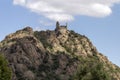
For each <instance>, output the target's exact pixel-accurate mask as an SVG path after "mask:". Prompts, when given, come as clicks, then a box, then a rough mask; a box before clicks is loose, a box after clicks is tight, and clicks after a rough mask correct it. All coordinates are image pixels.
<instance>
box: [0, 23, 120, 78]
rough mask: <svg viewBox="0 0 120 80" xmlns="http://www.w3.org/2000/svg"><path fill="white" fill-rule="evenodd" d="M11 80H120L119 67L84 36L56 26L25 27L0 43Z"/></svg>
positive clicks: (0, 51) (0, 49) (0, 50)
mask: <svg viewBox="0 0 120 80" xmlns="http://www.w3.org/2000/svg"><path fill="white" fill-rule="evenodd" d="M0 53H2V54H4V55H5V57H6V59H7V60H8V62H9V65H10V67H11V68H12V73H13V74H12V80H120V68H119V67H118V66H116V65H114V64H112V63H111V62H110V61H109V60H108V59H107V58H106V57H105V56H104V55H102V54H101V53H99V52H98V51H97V49H96V48H95V47H94V46H93V45H92V43H91V41H90V40H89V39H88V38H87V37H86V36H84V35H80V34H78V33H75V32H74V31H70V30H67V26H60V25H59V24H58V23H57V26H56V29H55V30H53V31H52V30H51V31H50V30H47V31H33V30H32V28H30V27H26V28H24V29H22V30H19V31H17V32H15V33H12V34H10V35H8V36H7V37H6V38H5V39H4V40H3V41H2V42H0Z"/></svg>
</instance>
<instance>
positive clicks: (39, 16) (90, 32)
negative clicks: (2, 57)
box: [0, 0, 120, 66]
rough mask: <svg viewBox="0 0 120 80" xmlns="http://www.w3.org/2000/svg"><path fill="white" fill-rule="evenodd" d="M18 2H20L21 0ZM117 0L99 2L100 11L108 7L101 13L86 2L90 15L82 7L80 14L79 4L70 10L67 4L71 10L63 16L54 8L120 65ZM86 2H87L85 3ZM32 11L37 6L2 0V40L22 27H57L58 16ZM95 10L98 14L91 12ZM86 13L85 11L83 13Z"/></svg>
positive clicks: (0, 10) (0, 35) (119, 10)
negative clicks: (72, 10) (32, 6)
mask: <svg viewBox="0 0 120 80" xmlns="http://www.w3.org/2000/svg"><path fill="white" fill-rule="evenodd" d="M14 1H15V0H14ZM16 1H18V2H19V0H16ZM21 1H25V0H21ZM31 1H34V0H31ZM38 1H40V0H38ZM53 1H54V0H53ZM61 1H62V0H61ZM64 1H65V0H64ZM66 1H67V0H66ZM71 1H72V0H71ZM81 1H82V0H81ZM86 1H87V0H86ZM88 1H89V0H88ZM92 1H94V0H92ZM97 1H99V0H97ZM101 1H102V0H101ZM104 1H105V0H104ZM111 1H112V0H111ZM115 1H116V4H115V2H111V3H109V4H108V2H105V3H106V4H105V3H104V4H105V6H104V5H103V4H102V3H101V4H100V5H98V4H97V7H98V9H100V10H101V9H103V8H104V7H105V8H104V9H105V10H104V12H100V13H99V12H97V11H98V10H96V9H94V10H93V9H92V8H86V6H85V5H84V6H83V7H85V9H87V10H88V11H89V12H88V13H89V14H86V12H85V11H84V10H80V13H79V12H78V10H79V9H81V7H79V9H76V10H75V11H76V12H72V13H70V12H69V8H68V7H66V6H65V9H66V10H68V11H67V12H68V13H66V12H64V13H62V14H63V15H62V16H61V15H60V13H61V12H60V10H59V11H58V10H56V9H54V11H56V12H54V13H57V14H58V15H60V16H59V17H60V18H59V19H58V20H60V21H61V23H62V24H65V23H66V22H68V28H69V29H71V30H74V31H76V32H77V33H80V34H83V35H86V36H87V37H88V38H89V39H90V40H91V41H92V43H93V44H94V46H96V47H97V49H98V51H99V52H100V53H103V54H104V55H105V56H107V57H108V58H109V60H110V61H112V62H113V63H115V64H117V65H118V66H120V37H119V34H120V4H117V3H120V1H119V0H115ZM46 2H47V0H46ZM19 3H20V2H19ZM53 3H54V2H53ZM53 3H52V4H53ZM74 3H75V2H74ZM96 3H99V2H96ZM82 4H86V3H85V2H83V3H82ZM113 4H114V6H113ZM60 5H61V4H60ZM109 5H110V6H109ZM111 5H112V7H111ZM95 6H96V4H95ZM43 7H44V5H43ZM73 7H74V6H73ZM77 7H78V6H77ZM53 8H54V7H53ZM53 8H52V9H53ZM58 8H60V7H58ZM67 8H68V9H67ZM60 9H62V8H60ZM83 9H84V8H83ZM32 10H33V8H30V7H26V6H25V4H24V5H23V4H22V5H21V4H18V3H17V4H16V3H13V1H11V0H0V30H1V31H0V40H3V39H4V37H5V36H6V35H8V34H10V33H13V32H15V31H16V30H19V29H22V28H24V27H25V26H31V27H32V28H34V29H39V30H42V29H43V30H46V29H54V28H55V20H57V18H56V16H53V15H50V14H46V12H42V11H39V10H38V11H35V10H33V11H32ZM91 10H92V11H93V13H94V14H92V13H91ZM111 11H112V12H111ZM58 12H60V13H58ZM82 12H83V14H81V13H82ZM50 13H51V12H50ZM44 14H46V15H44ZM98 14H99V15H98ZM49 15H50V17H49ZM94 15H95V16H94ZM51 16H52V18H51ZM66 16H67V17H66ZM57 17H58V16H57Z"/></svg>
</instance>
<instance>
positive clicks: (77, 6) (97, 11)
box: [13, 0, 120, 21]
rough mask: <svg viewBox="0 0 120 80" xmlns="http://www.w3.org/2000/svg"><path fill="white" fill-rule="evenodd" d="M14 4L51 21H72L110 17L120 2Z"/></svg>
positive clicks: (19, 0) (24, 0) (23, 0)
mask: <svg viewBox="0 0 120 80" xmlns="http://www.w3.org/2000/svg"><path fill="white" fill-rule="evenodd" d="M13 3H14V4H15V5H20V6H23V7H26V8H28V9H29V10H31V11H32V12H35V13H37V14H39V15H42V16H45V17H46V18H49V19H50V20H54V21H57V20H58V21H71V20H74V16H76V15H77V16H79V15H86V16H93V17H105V16H109V15H110V14H111V13H112V9H111V7H112V6H113V5H114V4H115V3H120V0H13Z"/></svg>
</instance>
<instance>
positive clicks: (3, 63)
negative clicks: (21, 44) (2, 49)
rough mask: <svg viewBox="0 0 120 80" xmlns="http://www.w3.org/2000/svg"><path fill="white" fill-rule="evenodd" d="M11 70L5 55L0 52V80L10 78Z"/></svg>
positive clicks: (9, 79) (8, 79)
mask: <svg viewBox="0 0 120 80" xmlns="http://www.w3.org/2000/svg"><path fill="white" fill-rule="evenodd" d="M11 77H12V71H11V68H10V67H9V66H8V62H7V60H6V59H5V57H4V56H3V55H2V54H0V80H11Z"/></svg>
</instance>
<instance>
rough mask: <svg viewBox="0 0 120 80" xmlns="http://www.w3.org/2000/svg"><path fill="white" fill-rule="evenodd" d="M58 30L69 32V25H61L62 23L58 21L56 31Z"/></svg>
mask: <svg viewBox="0 0 120 80" xmlns="http://www.w3.org/2000/svg"><path fill="white" fill-rule="evenodd" d="M58 30H67V24H66V25H60V23H59V22H58V21H57V22H56V29H55V31H58Z"/></svg>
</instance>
